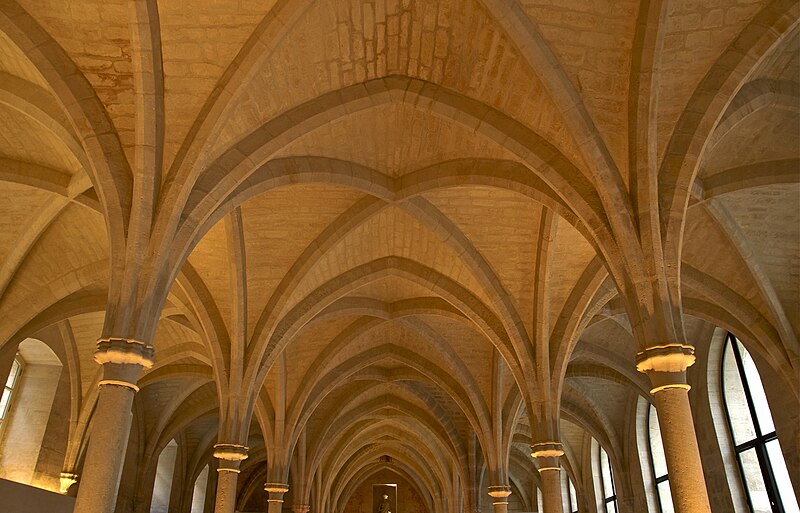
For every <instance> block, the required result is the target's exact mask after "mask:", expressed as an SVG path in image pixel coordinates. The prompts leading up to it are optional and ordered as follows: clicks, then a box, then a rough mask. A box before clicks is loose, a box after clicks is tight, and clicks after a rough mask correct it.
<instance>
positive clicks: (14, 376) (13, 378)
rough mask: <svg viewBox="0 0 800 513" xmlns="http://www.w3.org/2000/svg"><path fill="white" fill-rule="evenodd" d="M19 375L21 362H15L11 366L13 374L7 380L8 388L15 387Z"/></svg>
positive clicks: (10, 373)
mask: <svg viewBox="0 0 800 513" xmlns="http://www.w3.org/2000/svg"><path fill="white" fill-rule="evenodd" d="M17 374H19V361H18V360H14V363H12V364H11V372H9V373H8V379H7V380H6V386H7V387H13V386H14V382H15V381H16V380H17Z"/></svg>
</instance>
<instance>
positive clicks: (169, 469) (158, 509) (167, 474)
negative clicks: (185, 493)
mask: <svg viewBox="0 0 800 513" xmlns="http://www.w3.org/2000/svg"><path fill="white" fill-rule="evenodd" d="M177 455H178V444H177V443H175V440H170V441H169V443H168V444H167V446H166V447H164V449H163V450H162V451H161V454H160V455H159V456H158V463H157V466H156V480H155V482H154V483H153V498H152V499H151V501H150V513H167V511H169V498H170V495H171V493H172V476H173V474H174V472H175V458H176V457H177Z"/></svg>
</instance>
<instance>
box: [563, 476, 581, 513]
mask: <svg viewBox="0 0 800 513" xmlns="http://www.w3.org/2000/svg"><path fill="white" fill-rule="evenodd" d="M561 496H562V498H563V501H562V502H563V504H564V511H566V512H567V513H578V494H577V493H576V492H575V485H574V484H573V482H572V478H570V477H569V474H567V471H566V470H565V469H564V468H563V467H562V468H561Z"/></svg>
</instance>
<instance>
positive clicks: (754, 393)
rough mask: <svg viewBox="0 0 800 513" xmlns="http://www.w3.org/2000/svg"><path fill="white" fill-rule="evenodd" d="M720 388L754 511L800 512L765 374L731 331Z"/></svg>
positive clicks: (774, 512) (758, 512)
mask: <svg viewBox="0 0 800 513" xmlns="http://www.w3.org/2000/svg"><path fill="white" fill-rule="evenodd" d="M722 390H723V403H724V405H725V412H726V414H727V416H728V426H729V428H730V430H731V435H732V436H733V442H734V445H735V446H736V459H737V462H738V464H739V470H740V472H741V475H742V479H743V480H744V484H745V489H746V490H747V502H748V505H749V506H750V511H752V512H753V513H762V512H763V513H797V512H798V511H800V510H799V509H798V506H797V498H796V497H795V495H794V490H793V488H792V483H791V481H790V479H789V472H788V471H787V469H786V462H785V461H784V459H783V453H782V452H781V446H780V442H779V441H778V437H777V435H776V434H775V424H774V423H773V421H772V413H770V410H769V404H768V403H767V396H766V394H765V393H764V387H763V385H762V384H761V377H760V376H759V374H758V369H756V365H755V363H754V362H753V359H752V358H751V357H750V354H749V353H748V352H747V349H745V347H744V346H743V345H742V344H741V342H739V340H738V339H737V338H736V337H735V336H734V335H732V334H730V333H729V334H728V336H727V339H726V341H725V350H724V353H723V356H722Z"/></svg>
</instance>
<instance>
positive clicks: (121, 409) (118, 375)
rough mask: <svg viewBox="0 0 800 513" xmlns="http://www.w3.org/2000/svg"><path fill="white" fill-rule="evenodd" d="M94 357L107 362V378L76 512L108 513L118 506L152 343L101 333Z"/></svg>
mask: <svg viewBox="0 0 800 513" xmlns="http://www.w3.org/2000/svg"><path fill="white" fill-rule="evenodd" d="M94 359H95V361H96V362H97V363H99V364H101V365H102V366H103V379H102V380H101V381H100V383H99V386H100V391H99V392H98V394H97V404H96V405H95V409H94V415H93V416H92V431H91V435H90V437H89V447H88V449H87V450H86V459H85V461H84V464H83V475H82V476H81V479H80V485H79V488H78V496H77V499H76V500H75V509H74V513H109V512H111V511H114V509H115V507H116V502H117V492H118V491H119V480H120V477H122V465H123V463H124V462H125V451H126V449H127V447H128V436H129V435H130V431H131V421H132V419H133V413H132V411H131V407H132V406H133V396H134V394H135V393H136V392H138V391H139V387H137V386H136V381H137V380H138V379H139V375H140V374H141V372H142V369H143V368H149V367H151V366H152V365H153V347H152V346H149V345H147V344H145V343H143V342H139V341H137V340H130V339H121V338H110V339H101V340H99V341H98V342H97V352H96V353H95V356H94Z"/></svg>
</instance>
